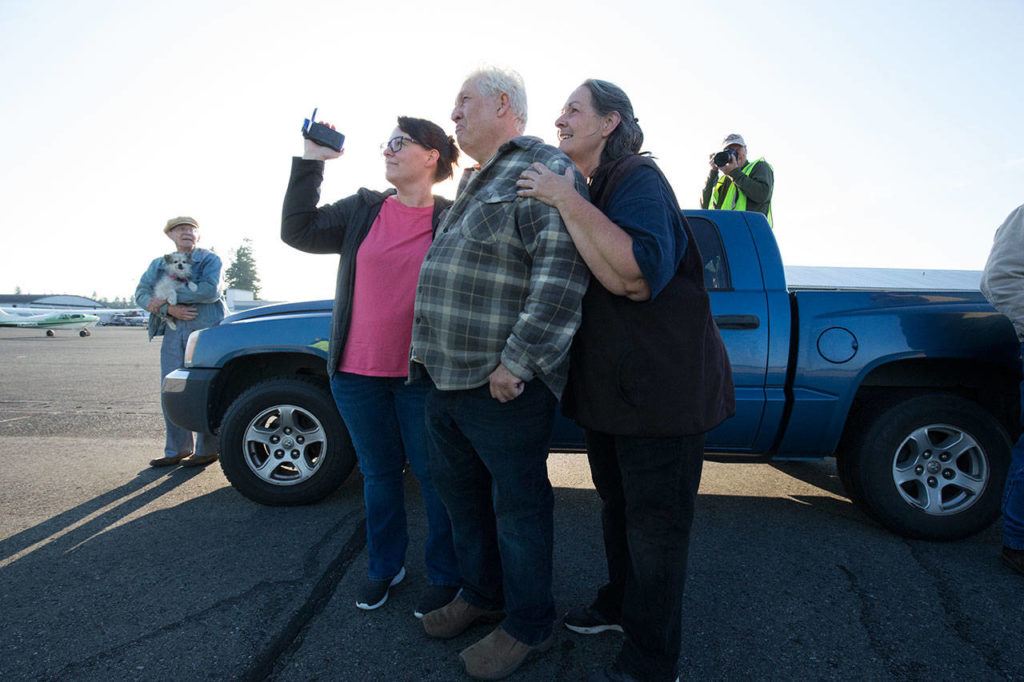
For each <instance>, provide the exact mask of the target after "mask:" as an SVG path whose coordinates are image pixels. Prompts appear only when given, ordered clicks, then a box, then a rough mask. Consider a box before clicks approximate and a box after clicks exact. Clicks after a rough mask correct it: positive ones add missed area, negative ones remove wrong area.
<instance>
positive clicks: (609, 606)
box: [519, 80, 735, 681]
mask: <svg viewBox="0 0 1024 682" xmlns="http://www.w3.org/2000/svg"><path fill="white" fill-rule="evenodd" d="M555 126H556V127H557V128H558V139H559V148H560V149H561V150H562V151H563V152H565V153H566V154H568V155H569V157H570V158H571V159H572V160H573V161H574V162H575V163H576V165H577V166H578V167H579V169H580V171H581V172H582V173H583V175H584V176H586V177H587V178H589V184H590V194H591V199H592V201H593V204H590V203H587V201H586V200H585V199H583V198H582V197H580V196H579V194H577V193H576V192H575V191H574V190H573V185H572V176H571V174H568V173H567V174H566V175H564V176H562V175H559V174H556V173H553V172H551V171H550V170H548V169H547V168H545V167H543V166H541V165H540V164H534V166H533V167H532V168H531V169H530V170H527V171H526V172H524V173H523V175H522V177H521V179H520V181H519V187H520V191H519V194H520V195H522V196H529V197H534V198H537V199H540V200H541V201H543V202H545V203H547V204H549V205H551V206H554V207H556V208H557V209H558V210H559V212H560V213H561V215H562V218H563V220H564V221H565V225H566V227H567V228H568V230H569V234H570V235H572V238H573V241H574V242H575V244H576V248H577V249H578V250H579V252H580V255H581V256H582V257H583V259H584V261H586V263H587V265H588V266H589V267H590V270H591V273H592V275H593V277H592V278H591V283H590V287H589V288H588V290H587V293H586V296H585V297H584V299H583V322H582V326H581V327H580V330H579V331H578V332H577V334H576V337H575V339H574V341H573V345H572V350H571V362H570V370H569V385H568V386H567V387H566V391H565V396H564V398H563V408H564V410H565V413H566V414H567V415H568V416H570V417H571V418H573V419H574V420H575V421H576V422H578V423H579V424H580V425H581V426H582V427H583V428H584V431H585V433H586V440H587V455H588V457H589V459H590V468H591V473H592V475H593V479H594V485H595V487H596V488H597V492H598V494H599V495H600V497H601V500H602V503H603V504H602V510H601V517H602V525H603V530H604V543H605V554H606V556H607V560H608V574H609V576H608V577H609V581H608V583H607V584H606V585H604V586H602V587H601V588H600V589H599V590H598V593H597V598H596V600H595V601H594V602H593V603H592V604H591V605H590V606H586V607H577V608H574V609H572V610H571V611H570V612H569V613H568V614H567V615H566V617H565V625H566V627H568V628H569V629H570V630H573V631H575V632H578V633H582V634H593V633H597V632H602V631H604V630H620V631H623V632H624V634H625V640H624V642H623V645H622V648H621V650H620V651H619V654H618V656H617V657H616V659H615V662H614V664H613V665H612V666H610V667H608V668H605V669H604V670H600V671H597V672H596V673H595V674H594V675H593V676H592V677H591V678H590V679H591V680H633V679H636V680H656V681H657V680H674V679H676V676H677V674H678V671H677V670H676V666H677V664H678V659H679V653H680V649H681V640H682V597H683V585H684V582H685V580H686V558H687V554H688V551H689V535H690V526H691V524H692V521H693V510H694V505H695V503H696V499H697V488H698V486H699V484H700V474H701V468H702V465H703V449H704V434H705V432H707V431H709V430H710V429H712V428H714V427H715V426H717V425H718V424H720V423H721V422H722V421H723V420H725V419H726V418H727V417H729V416H731V415H732V414H733V412H734V409H735V402H734V398H733V384H732V371H731V369H730V367H729V358H728V356H727V355H726V351H725V346H724V345H723V344H722V339H721V337H720V336H719V334H718V329H717V327H715V323H714V321H713V320H712V317H711V308H710V305H709V302H708V295H707V292H706V291H705V289H704V270H703V264H702V261H701V256H700V252H699V251H698V249H697V244H696V243H695V242H694V239H693V234H692V233H691V232H690V228H689V226H688V225H687V222H686V218H685V217H684V216H683V215H682V214H681V213H680V212H679V206H678V203H677V202H676V199H675V195H674V194H673V192H672V188H671V186H670V185H669V183H668V181H667V180H666V179H665V176H664V175H662V173H661V171H660V169H659V168H658V166H657V165H655V163H654V161H653V160H652V159H651V157H650V156H649V155H643V154H639V151H640V145H641V144H642V142H643V133H642V132H641V130H640V126H639V125H638V124H637V119H636V118H634V116H633V107H632V104H631V103H630V101H629V98H628V97H627V96H626V94H625V93H624V92H623V91H622V90H621V89H620V88H619V87H618V86H616V85H614V84H612V83H608V82H606V81H600V80H587V81H586V82H584V83H583V85H581V86H580V87H578V88H576V90H574V91H573V92H572V94H571V95H570V96H569V100H568V101H567V102H566V104H565V107H564V108H563V110H562V114H561V116H559V117H558V120H556V121H555Z"/></svg>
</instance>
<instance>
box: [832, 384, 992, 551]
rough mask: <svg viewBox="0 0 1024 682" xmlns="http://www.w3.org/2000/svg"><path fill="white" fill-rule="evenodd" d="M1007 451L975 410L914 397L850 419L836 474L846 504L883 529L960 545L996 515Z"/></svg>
mask: <svg viewBox="0 0 1024 682" xmlns="http://www.w3.org/2000/svg"><path fill="white" fill-rule="evenodd" d="M1010 447H1011V443H1010V439H1009V437H1008V436H1007V434H1006V431H1005V429H1003V427H1002V425H1001V424H1000V423H999V422H998V421H997V420H996V419H995V418H994V417H993V416H992V415H991V414H989V413H988V412H986V411H985V409H984V408H982V407H981V406H980V405H978V404H977V403H975V402H973V401H971V400H967V399H965V398H962V397H960V396H958V395H954V394H952V393H927V394H916V395H911V396H909V397H907V398H905V399H901V400H898V401H895V402H891V403H889V404H887V405H882V406H879V407H877V408H875V409H873V410H872V409H870V408H868V409H867V410H866V411H864V412H862V413H861V414H860V415H859V416H857V417H855V418H853V419H851V423H850V424H849V425H848V426H847V435H846V436H845V437H844V440H843V444H842V446H841V449H840V452H839V453H838V462H837V468H838V471H839V478H840V480H841V481H842V483H843V486H844V488H845V489H846V492H847V494H848V495H849V496H850V499H851V500H852V501H853V502H854V503H855V504H857V505H858V506H859V507H861V509H863V510H864V511H865V512H866V513H867V514H868V515H869V516H871V517H872V518H874V519H875V520H877V521H878V522H879V523H881V524H882V525H883V526H885V527H886V528H889V529H890V530H892V531H894V532H896V533H898V534H900V535H903V536H905V537H909V538H918V539H926V540H959V539H962V538H965V537H968V536H971V535H974V534H975V533H978V532H980V531H982V530H984V529H985V528H987V527H988V526H989V525H991V524H992V522H993V521H995V520H996V518H997V517H998V516H999V511H1000V503H1001V500H1002V492H1003V483H1004V482H1005V480H1006V471H1007V469H1008V467H1009V464H1010Z"/></svg>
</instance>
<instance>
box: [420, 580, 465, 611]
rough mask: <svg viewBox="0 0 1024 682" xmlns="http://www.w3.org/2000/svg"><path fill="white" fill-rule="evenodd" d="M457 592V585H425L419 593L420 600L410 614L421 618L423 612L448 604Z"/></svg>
mask: <svg viewBox="0 0 1024 682" xmlns="http://www.w3.org/2000/svg"><path fill="white" fill-rule="evenodd" d="M458 593H459V586H458V585H427V588H426V589H425V590H423V592H421V593H420V600H419V601H418V602H416V610H415V611H413V612H412V615H414V616H416V617H417V618H422V617H423V614H424V613H430V612H431V611H434V610H436V609H439V608H441V607H442V606H445V605H446V604H448V603H449V602H450V601H451V600H452V599H455V595H457V594H458Z"/></svg>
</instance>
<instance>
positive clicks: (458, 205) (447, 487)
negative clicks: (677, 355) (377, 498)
mask: <svg viewBox="0 0 1024 682" xmlns="http://www.w3.org/2000/svg"><path fill="white" fill-rule="evenodd" d="M452 120H453V121H454V122H455V135H456V137H457V139H458V142H459V146H460V147H461V148H462V151H464V152H465V153H466V154H467V155H469V156H470V157H471V158H472V159H474V160H475V161H476V162H477V163H478V166H476V167H475V168H471V169H469V170H467V171H466V173H465V174H464V175H463V178H462V181H461V183H460V185H459V191H458V193H457V195H456V199H455V203H454V204H453V205H452V207H451V210H450V212H449V214H448V216H447V217H446V218H445V220H444V222H443V223H442V224H441V226H440V228H439V229H438V232H437V235H436V237H435V239H434V242H433V245H432V246H431V247H430V251H429V252H428V253H427V257H426V260H425V261H424V263H423V269H422V270H421V271H420V278H419V283H418V286H417V293H416V312H415V316H414V323H413V333H412V348H411V351H410V356H411V363H410V377H413V376H416V375H417V374H422V373H424V372H425V373H426V374H428V375H429V377H430V379H431V380H432V382H433V387H432V388H431V391H430V393H428V395H427V401H426V411H427V431H428V445H429V448H430V464H431V467H432V471H433V477H434V481H435V484H436V486H437V489H438V492H439V493H440V494H441V498H442V500H443V501H444V503H445V506H446V507H447V508H448V512H449V515H450V516H451V520H452V530H453V536H454V540H455V551H456V555H457V556H458V560H459V569H460V571H461V573H462V578H463V584H462V589H461V591H460V592H459V594H458V596H456V597H455V599H454V600H453V601H452V602H450V603H449V604H448V605H446V606H444V607H442V608H440V609H438V610H436V611H432V612H430V613H427V614H425V615H424V617H423V627H424V629H425V630H426V632H427V634H428V635H430V636H431V637H437V638H442V639H447V638H451V637H455V636H456V635H458V634H460V633H462V632H463V631H465V630H466V629H467V628H469V627H470V626H471V625H474V624H477V623H482V622H490V623H494V622H497V621H501V624H500V626H499V627H498V628H496V629H495V630H494V631H492V632H491V633H490V634H489V635H487V636H486V637H484V638H483V639H481V640H480V641H478V642H477V643H476V644H474V645H473V646H470V647H469V648H467V649H465V650H464V651H462V653H460V654H459V655H460V657H461V658H462V660H463V663H464V664H465V666H466V671H467V672H468V673H469V675H470V676H472V677H476V678H481V679H500V678H502V677H505V676H507V675H509V674H511V673H512V672H513V671H514V670H516V668H518V667H519V666H520V665H521V664H522V663H523V662H524V661H525V660H526V659H527V658H528V657H530V656H531V655H533V654H536V653H539V652H542V651H544V650H546V649H547V648H548V647H549V646H550V645H551V640H552V627H553V623H554V620H555V607H554V600H553V598H552V595H551V572H552V545H553V541H554V530H553V518H552V515H553V500H554V498H553V495H552V491H551V483H550V481H549V480H548V475H547V455H548V447H549V443H550V439H551V429H552V426H553V423H554V417H555V409H556V406H557V404H558V399H559V397H560V396H561V393H562V389H563V388H564V387H565V384H566V379H567V375H568V352H569V346H570V344H571V342H572V337H573V334H574V333H575V332H576V329H577V327H578V326H579V323H580V304H581V301H582V298H583V293H584V291H585V290H586V286H587V283H588V281H589V272H588V270H587V268H586V266H585V265H584V264H583V261H582V260H581V259H580V256H579V254H578V253H577V251H576V248H575V246H574V245H573V242H572V239H571V238H570V237H569V234H568V232H567V231H566V229H565V225H564V223H563V222H562V219H561V217H560V216H559V214H558V211H557V210H555V209H554V208H552V207H550V206H547V205H546V204H544V203H542V202H540V201H538V200H536V199H532V198H530V199H524V198H519V197H518V196H517V194H516V189H517V188H516V181H517V180H518V179H519V176H520V174H521V173H522V172H523V171H524V170H526V169H527V168H529V167H530V165H531V164H533V163H536V162H540V163H543V164H544V165H546V166H547V167H548V168H550V169H551V170H552V171H554V172H556V173H558V174H560V175H561V174H563V173H564V172H565V171H566V169H567V168H573V169H574V170H575V165H574V164H573V163H572V161H571V160H570V159H569V157H567V156H566V155H565V154H563V153H562V152H560V151H559V150H558V149H556V148H554V147H551V146H549V145H546V144H544V143H543V142H542V141H541V140H539V139H537V138H534V137H524V136H522V133H523V129H524V128H525V125H526V94H525V91H524V89H523V83H522V79H521V78H520V77H519V75H518V74H517V73H515V72H512V71H505V70H502V69H497V68H487V69H481V70H478V71H475V72H474V73H472V74H470V76H469V77H468V78H467V79H466V81H465V83H464V84H463V85H462V88H461V89H460V91H459V94H458V96H457V97H456V99H455V108H454V110H453V111H452ZM575 176H576V186H577V189H578V190H579V191H580V192H581V193H584V194H585V193H586V185H585V184H584V181H583V176H582V175H581V174H580V173H579V171H578V170H576V171H575Z"/></svg>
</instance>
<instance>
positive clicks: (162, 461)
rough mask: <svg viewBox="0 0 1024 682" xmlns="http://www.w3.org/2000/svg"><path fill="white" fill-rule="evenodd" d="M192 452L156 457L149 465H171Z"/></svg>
mask: <svg viewBox="0 0 1024 682" xmlns="http://www.w3.org/2000/svg"><path fill="white" fill-rule="evenodd" d="M191 454H192V453H191V452H186V453H185V454H184V455H175V456H174V457H157V458H156V459H151V460H149V466H151V467H171V466H174V465H175V464H177V463H178V462H180V461H181V460H183V459H185V458H186V457H188V456H190V455H191Z"/></svg>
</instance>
